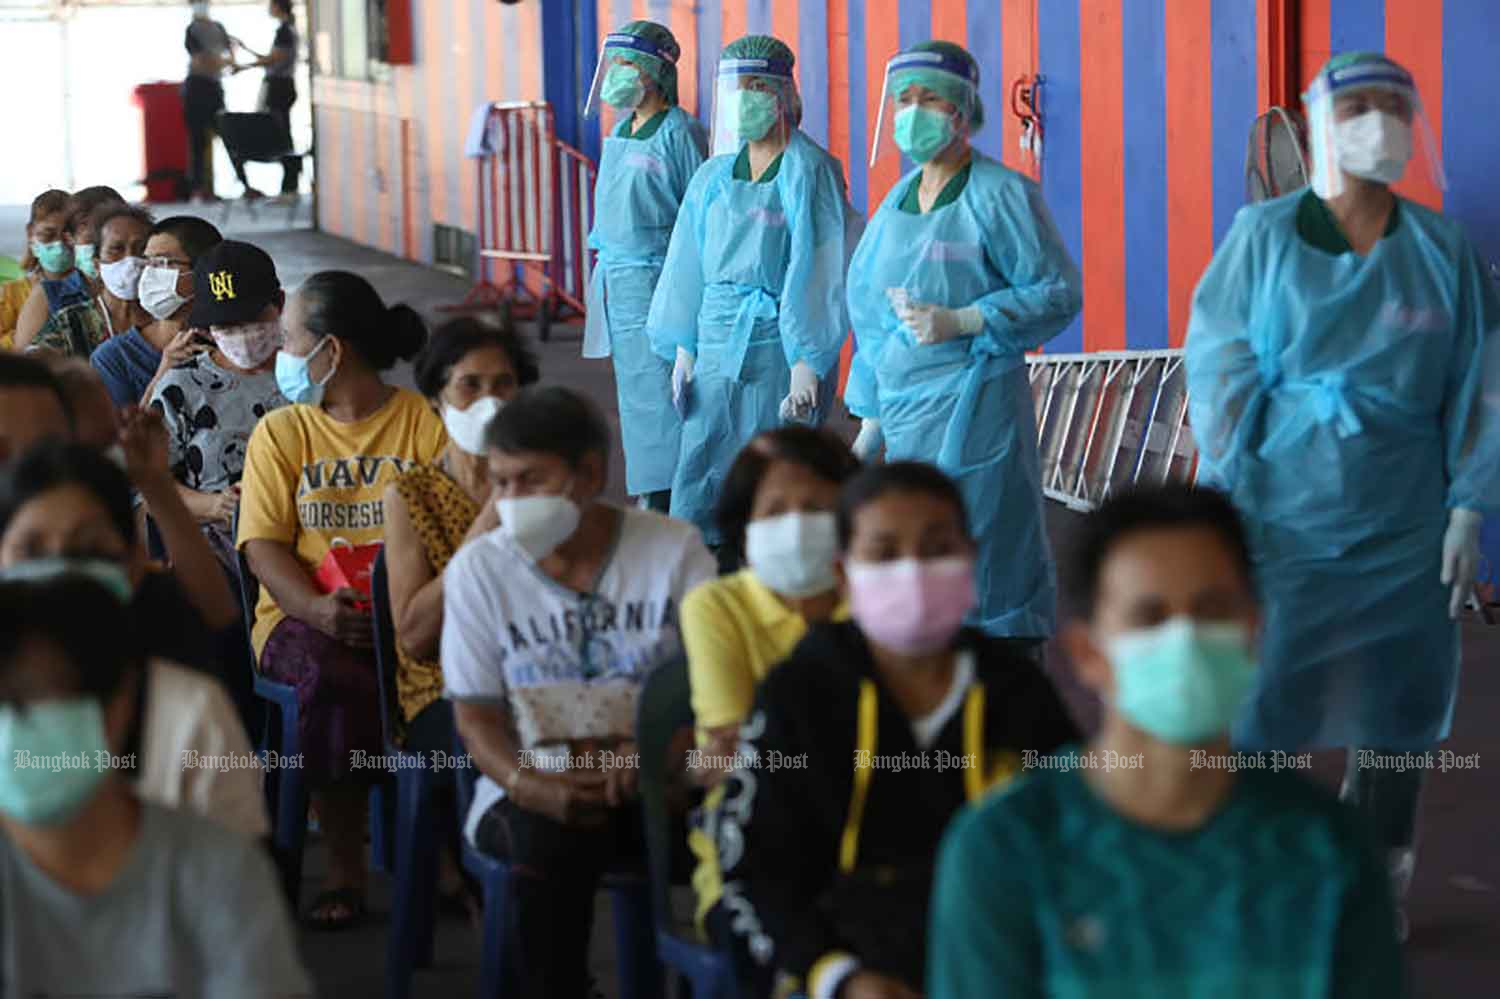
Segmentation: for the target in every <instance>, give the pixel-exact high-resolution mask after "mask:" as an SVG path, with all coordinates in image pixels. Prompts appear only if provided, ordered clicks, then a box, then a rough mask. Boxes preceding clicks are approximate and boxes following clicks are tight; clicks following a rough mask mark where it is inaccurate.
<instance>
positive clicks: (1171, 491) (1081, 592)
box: [1064, 485, 1255, 617]
mask: <svg viewBox="0 0 1500 999" xmlns="http://www.w3.org/2000/svg"><path fill="white" fill-rule="evenodd" d="M1188 528H1206V529H1208V530H1210V531H1213V532H1214V533H1215V534H1217V535H1218V536H1219V540H1220V541H1222V542H1223V543H1224V547H1225V549H1226V550H1227V551H1228V552H1229V554H1230V555H1231V556H1232V557H1233V559H1234V563H1235V565H1236V566H1237V567H1238V568H1239V569H1240V571H1241V573H1243V575H1244V579H1245V582H1246V583H1247V584H1248V585H1250V587H1251V588H1252V590H1253V589H1254V585H1255V582H1254V580H1255V576H1254V570H1253V568H1252V563H1251V560H1250V543H1249V541H1248V540H1247V538H1246V536H1245V525H1244V523H1243V522H1242V521H1241V520H1240V515H1239V512H1238V511H1237V510H1235V508H1234V504H1232V503H1231V502H1230V501H1229V497H1227V496H1225V495H1224V494H1223V493H1221V492H1219V491H1218V490H1215V489H1202V488H1195V487H1193V486H1185V485H1163V486H1144V487H1141V486H1138V487H1134V488H1131V489H1128V490H1126V491H1124V492H1120V493H1116V494H1115V495H1114V496H1111V497H1110V498H1109V499H1107V500H1105V501H1104V503H1103V504H1102V505H1101V506H1100V507H1099V508H1098V509H1097V510H1095V511H1093V512H1092V513H1090V514H1089V515H1088V516H1086V517H1084V518H1083V519H1082V522H1081V523H1080V524H1079V526H1078V529H1077V531H1076V533H1075V534H1074V535H1073V538H1072V543H1071V544H1070V545H1069V546H1068V553H1067V559H1066V561H1065V563H1064V586H1065V592H1066V595H1067V597H1068V599H1069V600H1070V602H1071V603H1072V605H1073V607H1074V609H1075V611H1076V612H1077V613H1078V614H1079V615H1080V616H1083V617H1088V616H1089V615H1091V614H1093V612H1094V602H1095V600H1096V599H1097V598H1098V596H1099V573H1100V570H1101V569H1102V568H1103V566H1104V560H1105V559H1106V558H1108V557H1109V553H1110V552H1111V551H1113V550H1114V548H1115V546H1116V545H1118V544H1119V543H1120V541H1121V540H1122V539H1124V538H1126V537H1129V536H1130V535H1132V534H1135V533H1137V532H1139V531H1152V530H1162V529H1188Z"/></svg>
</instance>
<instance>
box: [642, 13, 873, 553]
mask: <svg viewBox="0 0 1500 999" xmlns="http://www.w3.org/2000/svg"><path fill="white" fill-rule="evenodd" d="M793 61H794V57H793V55H792V51H791V50H790V49H789V48H787V47H786V45H785V44H783V43H782V42H780V41H778V40H776V39H775V38H770V37H767V36H765V35H747V36H746V37H744V38H741V39H739V40H738V41H735V42H733V43H731V44H730V45H729V46H728V47H727V48H725V49H724V52H723V55H722V56H721V57H720V59H719V72H718V84H717V86H716V88H715V93H714V120H713V135H712V141H713V157H712V158H711V159H710V160H709V161H708V162H707V163H705V164H703V166H702V167H701V168H699V170H698V173H697V174H696V175H695V176H694V177H693V181H692V184H691V185H690V186H689V187H688V192H687V197H685V198H684V199H683V202H682V210H681V212H680V213H679V214H678V216H677V227H676V228H675V229H674V230H673V231H672V244H671V246H670V248H669V249H668V250H667V262H666V265H665V266H664V267H663V268H662V279H661V283H660V284H659V285H658V287H657V292H656V297H655V298H654V299H653V300H652V302H651V317H650V319H649V320H648V321H647V323H646V328H647V331H648V332H649V334H650V336H651V345H652V347H653V348H654V349H655V350H656V353H657V355H658V356H659V357H661V358H663V359H667V360H670V361H672V363H673V370H672V376H671V389H672V399H673V402H674V403H675V404H676V405H677V407H678V411H679V412H680V413H681V414H682V417H683V421H682V441H681V445H680V451H679V455H678V458H677V473H676V476H675V477H674V479H673V482H672V506H671V513H672V516H674V517H681V518H683V519H686V520H691V521H692V522H693V523H695V524H697V525H698V526H699V528H700V529H701V530H702V531H703V535H704V539H705V540H706V541H707V543H708V544H709V545H711V546H715V547H717V546H719V545H720V544H721V543H722V541H723V539H722V538H720V537H719V536H718V528H717V527H716V526H715V524H714V516H713V512H714V507H715V505H716V503H717V502H718V498H719V492H720V488H721V486H722V484H723V481H724V477H725V475H726V474H727V473H728V471H729V466H730V465H731V464H732V463H733V461H734V458H735V456H736V455H737V454H738V453H739V452H740V449H741V448H743V447H744V446H745V445H746V444H748V443H749V442H750V440H751V439H752V438H753V437H755V436H756V435H757V434H759V433H760V432H761V431H763V430H768V429H771V428H774V427H776V426H778V425H780V424H782V423H785V422H801V423H807V424H812V425H817V424H820V423H821V422H822V421H823V418H824V416H825V414H826V413H827V412H828V410H829V408H830V406H831V404H832V402H833V395H834V391H835V388H836V386H835V384H834V383H835V381H836V380H837V379H836V374H835V371H836V368H837V365H838V359H839V348H840V347H841V346H842V343H843V340H844V337H845V336H846V335H847V332H848V319H847V315H846V312H845V308H844V271H845V262H846V257H845V226H846V223H847V218H846V216H847V214H848V212H849V207H848V201H847V198H846V196H845V187H844V175H843V168H842V166H841V164H840V163H839V162H838V161H837V160H835V159H834V158H833V157H832V156H830V155H829V154H828V153H827V152H826V151H825V150H824V149H823V148H822V147H820V146H819V145H818V144H817V143H815V142H813V140H812V139H810V138H808V137H807V135H805V134H804V133H803V132H802V131H801V130H800V129H798V127H797V125H798V123H799V122H800V121H801V120H802V102H801V98H800V97H799V96H798V94H797V87H796V84H795V83H794V82H793V80H792V64H793Z"/></svg>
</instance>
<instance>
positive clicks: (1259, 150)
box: [1245, 107, 1309, 202]
mask: <svg viewBox="0 0 1500 999" xmlns="http://www.w3.org/2000/svg"><path fill="white" fill-rule="evenodd" d="M1306 137H1307V125H1306V123H1305V122H1304V121H1303V118H1302V115H1301V114H1300V113H1298V112H1297V111H1293V110H1291V109H1289V108H1282V107H1274V108H1271V110H1269V111H1267V112H1266V113H1265V114H1263V115H1261V116H1260V117H1259V118H1256V119H1255V124H1254V125H1252V126H1251V127H1250V144H1249V148H1248V149H1247V150H1246V152H1245V197H1246V199H1247V200H1249V201H1252V202H1253V201H1266V200H1268V199H1270V198H1279V197H1280V196H1281V195H1283V194H1288V193H1290V192H1292V191H1295V190H1297V189H1298V188H1301V187H1306V186H1307V183H1308V180H1309V175H1308V169H1309V168H1308V160H1307V142H1306Z"/></svg>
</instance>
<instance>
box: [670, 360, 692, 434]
mask: <svg viewBox="0 0 1500 999" xmlns="http://www.w3.org/2000/svg"><path fill="white" fill-rule="evenodd" d="M692 394H693V355H692V354H689V353H688V352H687V351H686V350H685V349H683V348H682V347H678V348H677V363H676V364H674V365H672V408H673V409H675V410H677V415H678V417H680V418H684V419H685V418H686V417H687V408H688V400H689V399H691V398H692Z"/></svg>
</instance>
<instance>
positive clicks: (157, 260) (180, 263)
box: [146, 257, 193, 271]
mask: <svg viewBox="0 0 1500 999" xmlns="http://www.w3.org/2000/svg"><path fill="white" fill-rule="evenodd" d="M146 266H147V267H171V268H172V269H174V270H179V271H187V270H192V268H193V262H192V261H191V260H179V259H178V258H176V257H147V258H146Z"/></svg>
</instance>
